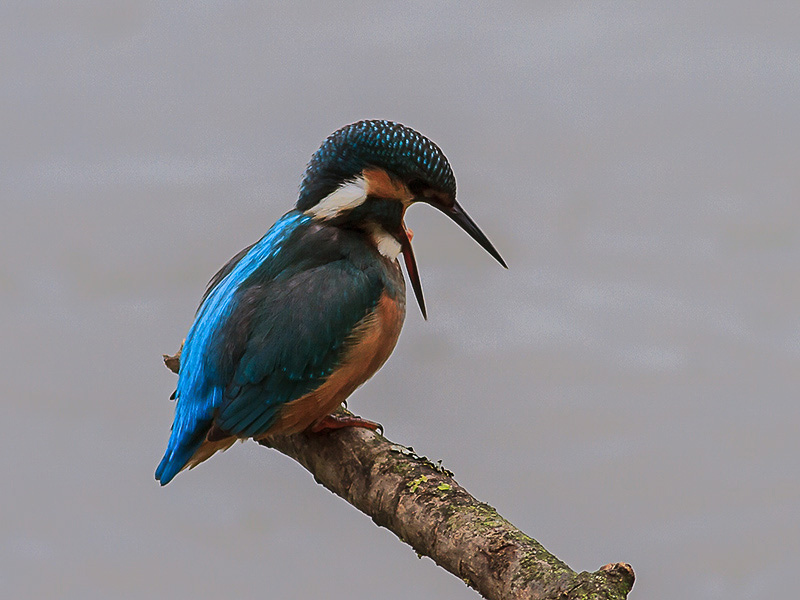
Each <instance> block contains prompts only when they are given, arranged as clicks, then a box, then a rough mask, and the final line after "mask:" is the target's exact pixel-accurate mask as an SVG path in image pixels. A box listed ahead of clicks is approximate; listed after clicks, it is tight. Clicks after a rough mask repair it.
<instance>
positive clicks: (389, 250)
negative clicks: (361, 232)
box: [367, 223, 402, 260]
mask: <svg viewBox="0 0 800 600" xmlns="http://www.w3.org/2000/svg"><path fill="white" fill-rule="evenodd" d="M367 232H368V233H369V237H370V239H372V243H373V244H375V246H376V247H377V248H378V252H380V253H381V254H382V255H383V256H385V257H386V258H388V259H389V260H394V259H396V258H397V255H398V254H400V250H401V249H402V246H400V242H398V241H397V240H396V239H394V236H393V235H391V234H390V233H389V232H388V231H386V230H385V229H384V228H383V227H381V226H380V225H377V224H375V223H371V224H370V225H369V228H368V229H367Z"/></svg>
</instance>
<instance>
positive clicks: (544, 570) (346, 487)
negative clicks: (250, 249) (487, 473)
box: [164, 352, 634, 600]
mask: <svg viewBox="0 0 800 600" xmlns="http://www.w3.org/2000/svg"><path fill="white" fill-rule="evenodd" d="M164 362H165V364H166V365H167V367H168V368H169V369H170V370H172V371H173V372H176V373H177V371H178V366H179V364H180V352H178V354H176V355H174V356H167V355H165V356H164ZM342 410H344V409H342ZM261 443H262V445H265V446H269V447H272V448H275V449H276V450H278V451H279V452H282V453H283V454H285V455H286V456H289V457H291V458H293V459H294V460H296V461H297V462H299V463H300V464H301V465H303V466H304V467H305V468H306V469H308V471H309V472H310V473H311V474H312V475H313V476H314V479H315V480H316V481H317V482H318V483H320V484H321V485H323V486H324V487H326V488H327V489H328V490H330V491H331V492H333V493H334V494H336V495H337V496H341V497H342V498H344V499H345V500H346V501H347V502H349V503H350V504H352V505H353V506H355V507H356V508H357V509H358V510H360V511H361V512H363V513H364V514H366V515H368V516H370V517H371V518H372V520H373V521H375V523H376V524H377V525H380V526H382V527H386V528H387V529H389V530H390V531H391V532H392V533H394V534H395V535H396V536H397V537H399V538H400V539H401V540H403V541H404V542H406V543H407V544H409V545H410V546H411V547H412V548H414V550H415V551H416V552H417V554H419V555H422V556H428V557H430V558H431V559H433V561H434V562H436V564H438V565H439V566H441V567H442V568H444V569H446V570H448V571H450V572H451V573H453V574H454V575H455V576H456V577H459V578H460V579H462V580H463V581H464V582H465V583H466V584H467V585H469V586H470V587H473V588H474V589H476V590H477V591H478V592H479V593H480V594H481V595H482V596H484V597H485V598H488V599H489V600H516V599H520V600H523V599H524V600H533V599H537V600H545V599H551V598H552V599H556V598H557V599H559V600H570V599H573V598H574V599H579V598H580V599H581V600H588V599H593V600H623V599H624V598H626V597H627V595H628V592H630V590H631V587H633V581H634V574H633V569H632V568H631V566H630V565H628V564H625V563H614V564H608V565H606V566H604V567H601V568H600V569H599V570H597V571H595V572H594V573H588V572H582V573H576V572H575V571H573V570H572V569H570V568H569V567H568V566H567V565H566V564H565V563H563V562H562V561H560V560H559V559H558V558H556V557H555V556H553V555H552V554H550V553H549V552H548V551H547V550H546V549H545V548H544V547H543V546H542V545H541V544H540V543H539V542H537V541H536V540H534V539H533V538H531V537H529V536H528V535H526V534H524V533H523V532H522V531H520V530H519V529H517V528H516V527H514V526H513V525H512V524H511V523H509V522H508V521H507V520H506V519H504V518H503V517H502V516H500V515H499V514H498V513H497V511H496V510H495V509H494V508H492V507H491V506H489V505H488V504H485V503H483V502H480V501H478V500H476V499H475V498H474V497H473V496H472V495H471V494H470V493H469V492H467V490H465V489H464V488H463V487H461V486H460V485H459V484H458V483H457V482H456V481H455V479H453V474H452V473H451V472H449V471H448V470H447V469H444V468H443V467H442V466H441V464H438V465H437V464H433V463H431V461H429V460H428V459H427V458H425V457H423V456H418V455H417V454H416V453H414V452H413V450H411V449H410V448H406V447H405V446H401V445H398V444H395V443H393V442H391V441H389V440H388V439H386V438H385V437H383V436H382V435H379V434H377V433H375V432H373V431H369V430H366V429H362V428H354V427H353V428H345V429H339V430H336V431H332V432H329V433H323V434H312V433H305V432H304V433H299V434H295V435H288V436H274V437H271V438H270V439H269V440H268V441H264V442H261Z"/></svg>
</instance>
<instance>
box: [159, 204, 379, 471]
mask: <svg viewBox="0 0 800 600" xmlns="http://www.w3.org/2000/svg"><path fill="white" fill-rule="evenodd" d="M315 228H316V226H314V225H311V224H308V217H305V216H303V215H302V213H298V212H296V211H292V212H290V213H288V214H287V215H285V216H284V217H283V218H282V219H281V220H279V221H278V222H277V223H276V224H275V225H274V226H273V227H272V229H270V231H269V232H268V233H267V235H265V236H264V237H263V238H262V239H261V240H260V241H259V242H258V243H256V244H255V245H253V246H252V247H251V248H250V249H249V250H246V252H244V251H243V252H244V253H243V254H242V253H240V255H237V257H234V259H233V260H232V261H231V262H230V263H229V264H228V265H226V266H225V267H223V269H222V270H221V271H220V273H218V274H217V275H216V276H215V277H214V279H212V281H211V284H210V286H209V290H208V291H207V292H206V296H205V298H204V300H203V302H202V304H201V305H200V308H199V309H198V311H197V315H196V317H195V321H194V324H193V325H192V327H191V329H190V330H189V333H188V335H187V337H186V341H185V342H184V346H183V351H182V355H181V368H180V373H179V379H178V389H177V393H176V395H177V405H176V409H175V420H174V423H173V426H172V434H171V436H170V440H169V443H168V445H167V450H166V453H165V455H164V458H163V459H162V461H161V463H160V464H159V466H158V468H157V470H156V479H158V480H160V481H161V484H162V485H165V484H167V483H168V482H169V481H170V480H171V479H172V478H173V477H174V476H175V475H176V474H177V473H178V472H179V471H180V470H181V469H182V468H183V467H184V466H185V465H186V464H187V462H188V461H189V460H190V459H191V458H192V456H193V455H194V453H195V452H196V451H197V449H198V448H199V447H200V445H201V444H202V443H203V441H204V440H205V439H206V435H207V434H208V431H209V429H210V428H211V427H212V425H214V427H215V428H219V429H221V430H223V431H224V432H226V433H228V434H231V435H236V436H238V437H250V436H254V435H258V434H259V433H263V432H264V431H266V430H267V429H268V428H269V426H270V424H271V422H272V420H273V419H274V418H275V417H276V415H277V411H278V410H279V409H280V407H281V406H282V405H283V404H284V403H286V402H289V401H291V400H293V399H294V398H298V397H300V396H302V395H304V394H306V393H307V392H309V391H311V390H313V389H314V388H316V387H318V386H319V385H320V384H321V382H322V381H324V378H325V377H326V376H327V375H328V374H329V373H330V372H331V371H332V370H333V368H334V367H335V365H336V363H337V358H338V356H339V354H340V352H341V349H342V346H343V344H344V341H345V339H346V337H347V335H348V334H349V333H350V331H351V329H352V327H353V326H354V325H355V324H356V323H357V322H358V321H359V320H360V319H361V318H363V317H364V316H365V315H366V314H367V313H368V312H369V311H371V310H372V309H373V308H374V307H375V305H376V304H377V302H378V299H379V298H380V294H381V290H382V282H381V278H380V275H379V273H377V272H376V270H375V269H370V268H369V267H368V266H365V265H364V264H360V265H358V264H354V263H353V262H352V261H351V260H350V259H349V258H348V257H347V256H345V255H343V254H342V244H341V240H326V239H325V238H324V236H322V238H323V239H319V240H315V243H314V244H309V243H308V242H305V243H301V242H302V240H299V241H298V240H293V242H292V243H286V242H287V240H288V239H289V238H290V237H291V236H295V237H296V236H299V235H310V236H311V235H312V234H313V233H314V232H316V233H317V234H319V232H318V231H317V230H316V229H315ZM334 235H336V234H334ZM312 237H313V236H312ZM317 237H320V236H319V235H318V236H317ZM295 242H297V243H295ZM326 242H327V243H326ZM309 247H312V248H313V250H314V251H313V252H311V253H309V251H308V248H309ZM304 248H305V251H304V250H303V249H304ZM304 252H305V253H304ZM237 258H238V260H237Z"/></svg>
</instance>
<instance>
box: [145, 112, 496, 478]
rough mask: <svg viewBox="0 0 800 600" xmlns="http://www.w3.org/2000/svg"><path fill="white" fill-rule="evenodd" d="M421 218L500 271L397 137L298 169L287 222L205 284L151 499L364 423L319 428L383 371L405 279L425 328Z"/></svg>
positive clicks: (364, 136)
mask: <svg viewBox="0 0 800 600" xmlns="http://www.w3.org/2000/svg"><path fill="white" fill-rule="evenodd" d="M416 202H424V203H426V204H429V205H431V206H433V207H435V208H437V209H439V210H440V211H442V212H443V213H444V214H446V215H447V216H448V217H450V218H451V219H452V220H453V221H455V223H457V224H458V225H459V226H460V227H461V228H462V229H463V230H464V231H466V232H467V233H468V234H469V235H470V236H471V237H472V238H473V239H474V240H475V241H476V242H477V243H478V244H480V245H481V246H482V247H483V248H484V249H485V250H486V251H487V252H488V253H489V254H490V255H492V256H493V257H494V258H495V259H496V260H497V261H498V262H499V263H500V264H501V265H503V267H506V263H505V262H504V261H503V259H502V257H501V256H500V254H499V253H498V252H497V250H496V249H495V248H494V246H493V245H492V243H491V242H490V241H489V239H488V238H487V237H486V236H485V235H484V234H483V232H482V231H481V230H480V229H479V228H478V226H477V225H476V224H475V222H474V221H473V220H472V219H471V218H470V217H469V216H468V215H467V213H466V212H464V209H463V208H461V206H460V205H459V204H458V203H457V202H456V180H455V176H454V175H453V171H452V169H451V167H450V163H449V162H448V160H447V158H446V157H445V155H444V154H443V153H442V151H441V150H440V149H439V147H438V146H437V145H436V144H435V143H434V142H432V141H431V140H429V139H428V138H426V137H425V136H423V135H422V134H420V133H418V132H417V131H415V130H414V129H411V128H410V127H406V126H404V125H401V124H399V123H395V122H392V121H385V120H367V121H359V122H357V123H353V124H351V125H347V126H345V127H343V128H341V129H339V130H338V131H336V132H334V133H332V134H331V135H330V136H329V137H328V138H327V139H326V140H325V141H324V142H323V143H322V145H321V146H320V148H319V149H318V150H317V151H316V152H315V153H314V155H313V156H312V157H311V160H310V162H309V163H308V166H307V168H306V171H305V174H304V176H303V179H302V182H301V184H300V193H299V196H298V199H297V203H296V205H295V208H294V209H293V210H291V211H289V212H288V213H286V214H285V215H284V216H283V217H281V218H280V219H279V220H278V221H277V222H276V223H275V224H274V225H273V226H272V228H271V229H270V230H269V231H268V232H267V233H266V234H265V235H264V237H262V238H261V239H260V240H259V241H258V242H256V243H255V244H253V245H251V246H249V247H247V248H245V249H244V250H242V251H241V252H239V253H238V254H237V255H236V256H234V257H233V258H232V259H231V260H230V261H229V262H228V263H227V264H226V265H225V266H223V267H222V268H221V269H220V270H219V272H218V273H217V274H216V275H214V277H213V278H212V279H211V281H210V282H209V284H208V287H207V289H206V292H205V295H204V296H203V299H202V301H201V303H200V307H199V308H198V309H197V313H196V315H195V319H194V323H193V324H192V326H191V328H190V329H189V333H188V334H187V336H186V339H185V341H184V345H183V350H182V352H181V360H180V369H179V373H178V385H177V389H176V390H175V393H174V394H173V398H174V399H175V400H177V402H176V406H175V417H174V421H173V425H172V432H171V435H170V437H169V441H168V443H167V450H166V452H165V454H164V458H163V459H162V460H161V463H160V464H159V465H158V468H157V469H156V473H155V475H156V479H157V480H158V481H159V482H160V483H161V485H166V484H167V483H169V482H170V481H171V480H172V479H173V478H174V477H175V475H177V474H178V473H179V472H180V471H181V470H183V469H185V468H192V467H194V466H196V465H198V464H199V463H201V462H203V461H204V460H206V459H208V458H210V457H211V456H212V455H213V454H214V453H216V452H218V451H221V450H225V449H227V448H229V447H230V446H231V445H232V444H233V443H234V442H235V441H236V440H244V439H248V438H252V439H255V440H257V441H259V440H264V439H266V438H269V437H270V436H272V435H278V434H290V433H297V432H300V431H305V430H309V431H313V432H322V431H327V430H332V429H337V428H340V427H352V426H355V427H367V428H370V429H376V428H378V427H379V425H378V424H377V423H374V422H372V421H367V420H366V419H361V418H360V417H355V416H350V415H348V416H345V415H334V414H331V413H332V412H333V411H334V410H335V409H336V408H337V407H338V406H339V405H341V404H342V403H343V402H344V401H345V399H346V398H347V397H348V396H349V395H350V394H352V393H353V391H355V389H356V388H358V387H359V386H360V385H361V384H363V383H364V382H365V381H367V379H369V378H370V377H372V375H373V374H374V373H375V372H376V371H377V370H378V369H380V368H381V366H382V365H383V364H384V362H385V361H386V359H388V358H389V355H390V354H391V352H392V350H393V349H394V346H395V344H396V342H397V338H398V336H399V335H400V329H401V327H402V325H403V321H404V319H405V304H406V302H405V280H404V278H403V274H402V271H401V269H400V263H399V260H398V257H399V256H400V255H401V254H402V255H403V262H404V263H405V267H406V272H407V273H408V278H409V281H410V282H411V286H412V288H413V290H414V295H415V297H416V299H417V303H418V304H419V308H420V311H421V312H422V316H423V318H425V319H427V313H426V310H425V301H424V298H423V295H422V286H421V284H420V278H419V272H418V270H417V262H416V259H415V257H414V252H413V250H412V247H411V239H412V232H411V230H410V229H408V228H407V227H406V225H405V222H404V216H405V213H406V210H407V209H408V207H409V206H411V205H412V204H414V203H416Z"/></svg>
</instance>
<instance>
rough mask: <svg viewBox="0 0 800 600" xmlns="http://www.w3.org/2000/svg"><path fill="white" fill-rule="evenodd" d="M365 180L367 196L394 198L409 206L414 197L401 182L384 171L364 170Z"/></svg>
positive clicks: (373, 168) (374, 168) (371, 168)
mask: <svg viewBox="0 0 800 600" xmlns="http://www.w3.org/2000/svg"><path fill="white" fill-rule="evenodd" d="M364 180H365V181H366V182H367V194H368V195H369V196H374V197H376V198H394V199H397V200H401V201H402V202H404V203H406V204H408V203H410V202H411V200H412V199H413V198H414V195H413V194H412V193H411V192H410V191H409V189H408V188H407V187H406V186H405V185H404V184H403V183H401V182H399V181H397V180H396V179H393V178H392V177H390V176H389V174H388V173H387V172H386V171H384V170H383V169H379V168H377V167H370V168H367V169H364Z"/></svg>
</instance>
